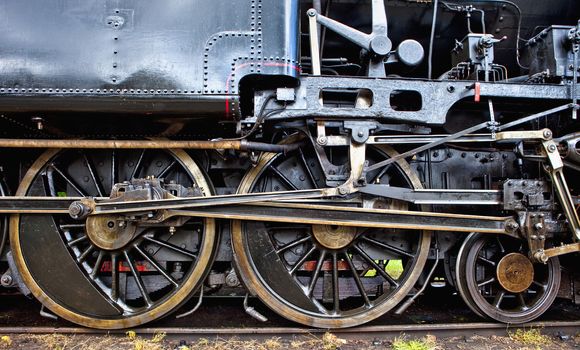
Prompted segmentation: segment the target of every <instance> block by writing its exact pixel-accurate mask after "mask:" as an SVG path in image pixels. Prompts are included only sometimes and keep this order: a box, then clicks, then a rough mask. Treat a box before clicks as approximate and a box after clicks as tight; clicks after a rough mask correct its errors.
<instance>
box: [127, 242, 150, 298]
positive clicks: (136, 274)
mask: <svg viewBox="0 0 580 350" xmlns="http://www.w3.org/2000/svg"><path fill="white" fill-rule="evenodd" d="M123 254H124V255H125V261H127V264H128V265H129V269H130V270H131V274H132V275H133V278H134V279H135V283H137V288H139V292H140V293H141V295H142V296H143V300H145V303H146V304H147V306H148V307H151V305H153V302H152V301H151V298H149V294H148V293H147V289H145V285H144V284H143V280H142V279H141V274H139V270H137V266H135V262H134V261H133V260H132V259H131V258H130V257H129V254H128V253H127V252H126V251H125V252H123Z"/></svg>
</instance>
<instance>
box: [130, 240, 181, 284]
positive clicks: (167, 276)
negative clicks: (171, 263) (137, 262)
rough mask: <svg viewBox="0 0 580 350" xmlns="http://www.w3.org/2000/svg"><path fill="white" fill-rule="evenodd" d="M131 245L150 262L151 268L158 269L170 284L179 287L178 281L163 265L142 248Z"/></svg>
mask: <svg viewBox="0 0 580 350" xmlns="http://www.w3.org/2000/svg"><path fill="white" fill-rule="evenodd" d="M133 247H134V248H135V250H136V251H137V252H138V253H139V254H141V256H142V257H144V258H145V260H147V261H148V262H149V263H150V264H151V266H153V268H155V270H157V271H159V273H160V274H162V275H163V277H165V278H166V279H167V280H168V281H169V282H171V284H173V285H174V286H175V287H179V283H177V281H176V280H175V279H174V278H173V277H171V275H170V274H169V273H168V272H167V271H166V270H165V269H164V268H163V267H161V265H159V264H158V263H157V261H155V260H154V259H153V257H152V256H150V255H149V254H147V253H146V252H145V251H144V250H142V249H141V248H139V246H138V245H134V246H133Z"/></svg>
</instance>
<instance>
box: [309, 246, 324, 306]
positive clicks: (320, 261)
mask: <svg viewBox="0 0 580 350" xmlns="http://www.w3.org/2000/svg"><path fill="white" fill-rule="evenodd" d="M325 257H326V251H325V250H322V251H320V256H319V257H318V261H317V262H316V268H315V269H314V273H313V274H312V278H311V279H310V284H309V285H308V296H309V297H312V293H313V292H314V287H315V286H316V281H318V277H319V276H320V271H321V270H322V265H323V264H324V258H325Z"/></svg>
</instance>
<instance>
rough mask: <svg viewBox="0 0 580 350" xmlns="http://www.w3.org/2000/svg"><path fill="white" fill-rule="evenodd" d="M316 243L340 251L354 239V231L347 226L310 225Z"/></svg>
mask: <svg viewBox="0 0 580 350" xmlns="http://www.w3.org/2000/svg"><path fill="white" fill-rule="evenodd" d="M312 234H313V235H314V238H316V241H317V242H318V243H320V244H321V245H322V246H324V247H325V248H328V249H342V248H344V247H346V246H348V245H349V244H351V243H352V241H353V240H354V239H355V237H356V229H355V228H354V227H348V226H336V225H312Z"/></svg>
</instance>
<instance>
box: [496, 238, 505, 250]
mask: <svg viewBox="0 0 580 350" xmlns="http://www.w3.org/2000/svg"><path fill="white" fill-rule="evenodd" d="M495 239H496V240H497V246H498V247H499V251H500V253H501V254H502V255H503V254H505V247H504V246H503V243H501V239H499V235H498V236H496V237H495Z"/></svg>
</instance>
